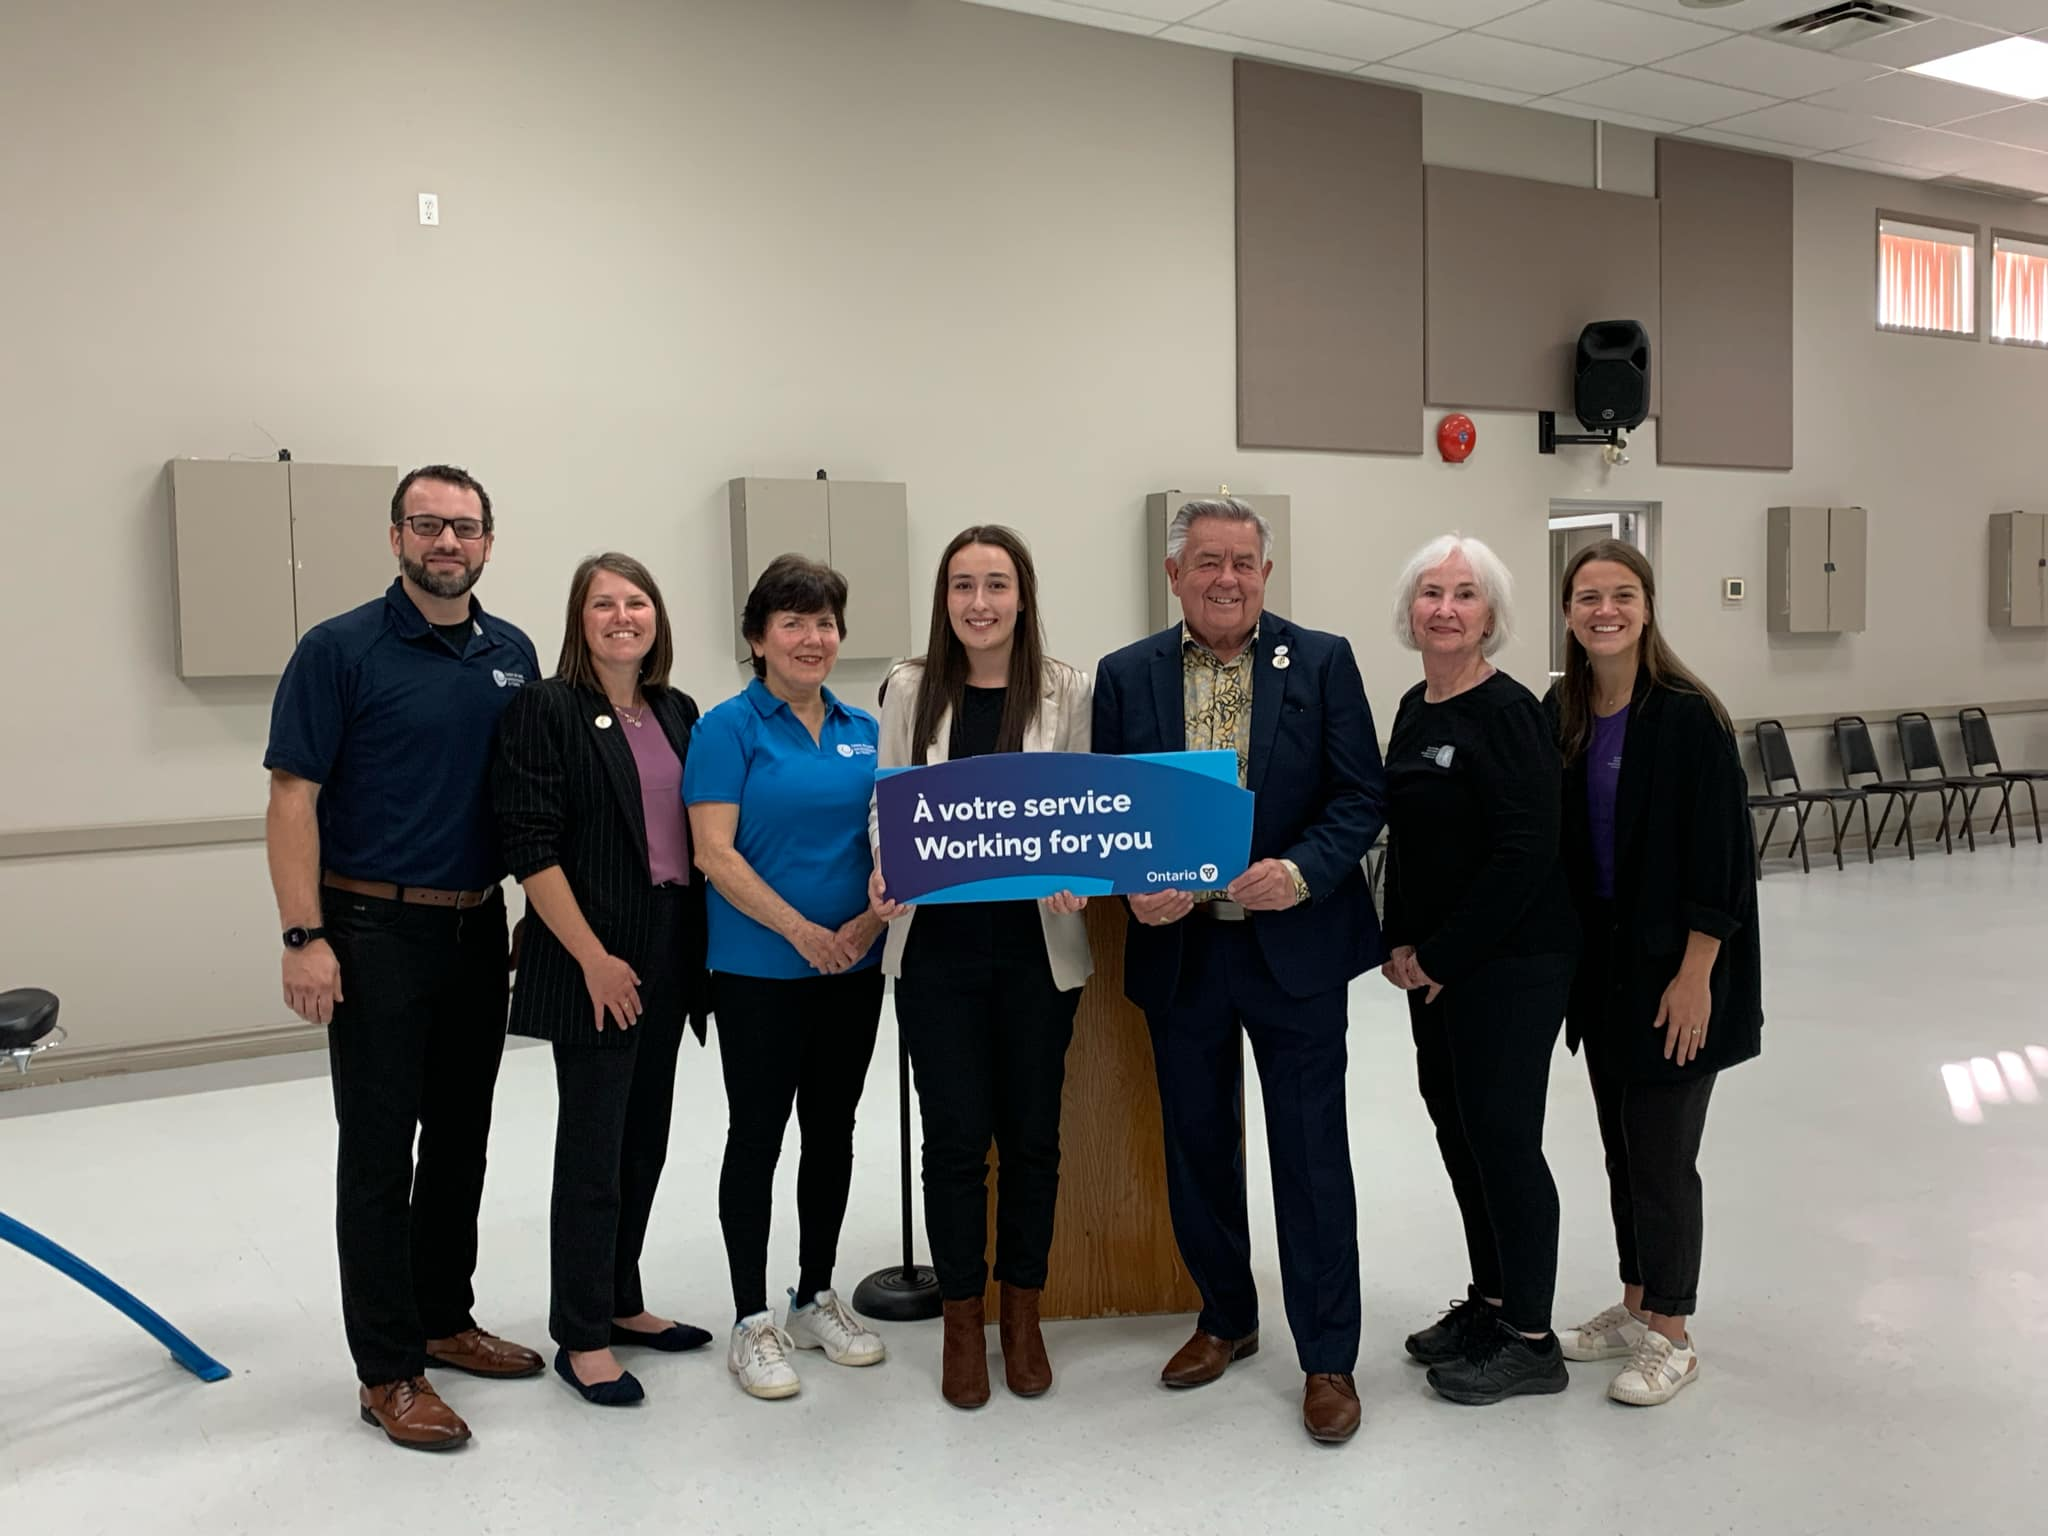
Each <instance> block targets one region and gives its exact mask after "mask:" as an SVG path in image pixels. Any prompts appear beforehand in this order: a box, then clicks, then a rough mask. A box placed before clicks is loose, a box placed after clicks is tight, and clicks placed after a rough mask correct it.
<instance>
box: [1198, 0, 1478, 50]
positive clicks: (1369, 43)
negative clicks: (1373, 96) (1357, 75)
mask: <svg viewBox="0 0 2048 1536" xmlns="http://www.w3.org/2000/svg"><path fill="white" fill-rule="evenodd" d="M1197 19H1198V20H1199V21H1200V22H1201V24H1202V26H1201V30H1202V31H1204V32H1228V33H1229V34H1230V35H1231V36H1233V37H1252V38H1257V39H1258V40H1259V41H1260V42H1262V43H1282V44H1285V45H1286V46H1287V47H1289V48H1306V49H1309V50H1310V51H1311V52H1314V53H1332V54H1336V55H1337V56H1338V57H1339V58H1346V59H1356V60H1357V61H1358V62H1359V63H1361V64H1363V63H1368V62H1371V61H1374V60H1378V59H1384V58H1385V57H1387V55H1388V54H1391V53H1400V52H1402V51H1404V50H1406V49H1409V48H1413V47H1415V46H1416V45H1417V44H1418V43H1426V42H1429V41H1430V40H1431V39H1433V38H1439V37H1443V36H1445V35H1446V29H1445V28H1443V27H1432V26H1430V25H1429V24H1428V23H1427V22H1421V21H1410V20H1409V19H1408V18H1407V17H1405V16H1388V15H1385V14H1383V13H1381V12H1379V11H1363V10H1360V9H1359V8H1358V7H1357V6H1355V5H1339V4H1337V3H1336V0H1223V3H1222V4H1221V5H1219V6H1217V7H1215V8H1214V9H1213V10H1207V11H1204V12H1202V13H1201V15H1200V16H1199V17H1198V18H1197Z"/></svg>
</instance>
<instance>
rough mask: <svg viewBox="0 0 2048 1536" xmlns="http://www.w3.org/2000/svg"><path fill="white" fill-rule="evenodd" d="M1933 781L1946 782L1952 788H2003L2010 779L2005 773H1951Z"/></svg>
mask: <svg viewBox="0 0 2048 1536" xmlns="http://www.w3.org/2000/svg"><path fill="white" fill-rule="evenodd" d="M1922 782H1923V783H1925V782H1927V781H1925V780H1923V781H1922ZM1933 782H1935V783H1937V784H1946V785H1947V786H1948V787H1949V788H1950V789H2001V788H2003V787H2004V786H2005V785H2006V784H2007V783H2008V782H2009V780H2008V779H2007V778H2006V777H2005V775H2003V774H1982V773H1951V774H1947V775H1945V776H1943V777H1942V778H1939V779H1936V780H1934V781H1933Z"/></svg>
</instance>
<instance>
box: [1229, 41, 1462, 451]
mask: <svg viewBox="0 0 2048 1536" xmlns="http://www.w3.org/2000/svg"><path fill="white" fill-rule="evenodd" d="M1236 133H1237V441H1238V446H1240V447H1243V448H1307V449H1326V450H1335V451H1350V452H1373V453H1420V452H1421V451H1422V267H1423V254H1422V232H1423V224H1422V97H1421V96H1420V95H1418V94H1417V93H1415V92H1414V91H1405V90H1398V89H1395V88H1393V87H1391V86H1382V85H1371V84H1367V83H1365V82H1362V81H1358V80H1348V79H1344V78H1342V77H1340V76H1333V75H1321V74H1311V73H1308V72H1307V71H1304V70H1298V69H1287V68H1283V67H1281V66H1279V65H1276V64H1263V63H1257V62H1254V61H1253V60H1250V59H1239V60H1238V61H1237V65H1236Z"/></svg>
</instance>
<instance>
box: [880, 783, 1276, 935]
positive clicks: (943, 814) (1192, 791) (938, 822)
mask: <svg viewBox="0 0 2048 1536" xmlns="http://www.w3.org/2000/svg"><path fill="white" fill-rule="evenodd" d="M875 816H876V821H877V824H878V828H879V831H880V836H881V864H882V878H883V879H884V881H886V882H887V885H888V890H889V899H890V900H891V901H915V902H927V903H932V902H948V901H1033V900H1037V899H1039V898H1040V897H1045V896H1053V895H1057V894H1058V893H1059V892H1061V891H1072V892H1073V893H1074V894H1075V895H1076V896H1108V895H1112V894H1116V893H1120V892H1130V891H1165V890H1182V891H1205V890H1215V889H1217V888H1219V887H1221V886H1225V885H1228V884H1229V883H1230V882H1231V881H1232V880H1234V879H1236V878H1237V876H1239V875H1241V874H1243V873H1244V870H1245V866H1246V865H1247V864H1248V863H1249V862H1250V859H1251V846H1252V796H1251V792H1250V791H1249V790H1245V789H1241V788H1239V787H1238V783H1237V754H1236V753H1235V752H1158V753H1139V754H1135V755H1133V756H1130V757H1108V756H1096V755H1094V754H1091V753H1086V752H999V753H994V754H991V755H989V756H986V757H969V758H962V759H961V760H960V761H959V762H954V763H933V764H932V765H931V766H929V767H926V768H892V769H884V770H883V771H882V772H881V773H879V774H877V775H876V777H875Z"/></svg>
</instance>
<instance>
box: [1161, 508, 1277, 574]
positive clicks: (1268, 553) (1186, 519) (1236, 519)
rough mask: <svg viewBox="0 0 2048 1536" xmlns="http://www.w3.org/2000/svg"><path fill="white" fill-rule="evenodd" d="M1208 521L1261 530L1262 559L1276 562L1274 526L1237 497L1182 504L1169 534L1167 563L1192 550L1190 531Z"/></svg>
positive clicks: (1260, 554)
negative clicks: (1209, 519)
mask: <svg viewBox="0 0 2048 1536" xmlns="http://www.w3.org/2000/svg"><path fill="white" fill-rule="evenodd" d="M1204 517H1213V518H1217V519H1220V520H1221V521H1223V522H1226V523H1250V524H1251V525H1252V526H1253V527H1255V528H1257V529H1258V530H1259V559H1260V560H1261V561H1266V560H1270V559H1272V558H1273V525H1272V524H1271V523H1269V522H1267V521H1266V520H1265V518H1263V517H1261V516H1260V515H1259V514H1258V513H1257V512H1255V511H1253V510H1252V505H1251V503H1250V502H1248V501H1240V500H1238V499H1237V498H1236V497H1235V496H1198V497H1197V498H1195V500H1193V501H1185V502H1182V503H1181V508H1180V510H1179V511H1178V512H1176V513H1174V514H1173V522H1172V523H1171V524H1169V525H1168V527H1167V530H1166V558H1167V559H1169V560H1178V559H1180V552H1181V551H1182V550H1184V549H1186V548H1187V547H1188V530H1189V529H1190V528H1192V527H1194V526H1195V523H1196V522H1197V521H1198V520H1199V519H1201V518H1204Z"/></svg>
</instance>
